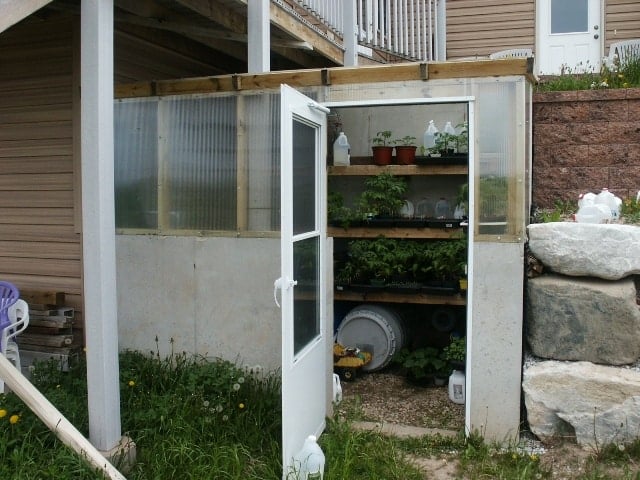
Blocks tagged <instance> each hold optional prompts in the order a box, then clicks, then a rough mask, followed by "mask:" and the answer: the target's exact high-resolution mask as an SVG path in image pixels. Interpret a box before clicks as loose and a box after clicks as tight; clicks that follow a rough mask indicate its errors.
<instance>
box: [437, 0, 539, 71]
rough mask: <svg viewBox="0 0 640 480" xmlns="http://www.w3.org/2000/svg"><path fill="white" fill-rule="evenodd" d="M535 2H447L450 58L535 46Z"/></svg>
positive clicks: (515, 0) (472, 0) (448, 50)
mask: <svg viewBox="0 0 640 480" xmlns="http://www.w3.org/2000/svg"><path fill="white" fill-rule="evenodd" d="M534 37H535V2H533V1H531V0H513V1H510V2H505V1H504V0H502V1H500V0H486V1H482V2H480V1H477V0H455V1H449V2H447V58H448V59H456V58H464V57H474V56H486V55H489V54H490V53H493V52H496V51H498V50H505V49H508V48H518V47H527V48H532V49H533V48H534V43H535V41H534Z"/></svg>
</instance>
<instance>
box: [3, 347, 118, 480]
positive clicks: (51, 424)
mask: <svg viewBox="0 0 640 480" xmlns="http://www.w3.org/2000/svg"><path fill="white" fill-rule="evenodd" d="M0 377H1V378H2V379H4V382H5V383H6V384H7V385H8V386H9V388H11V391H12V392H14V393H15V394H16V395H18V397H20V398H21V399H22V401H23V402H24V403H25V404H26V405H27V407H29V409H31V411H32V412H33V413H35V414H36V415H37V416H38V418H39V419H40V420H42V422H43V423H44V424H45V425H46V426H47V428H49V430H51V431H52V432H53V433H55V435H56V436H57V437H58V438H59V439H60V441H61V442H62V443H64V444H65V445H67V446H68V447H70V448H71V449H73V451H74V452H76V453H77V454H78V455H80V457H82V458H85V459H86V460H87V461H88V462H89V464H90V465H91V466H92V467H95V468H98V469H100V470H101V471H102V472H103V473H104V474H105V475H106V476H107V478H110V479H112V480H126V479H125V477H124V476H123V475H122V474H121V473H120V472H119V471H118V470H117V469H116V468H115V467H114V466H113V465H111V463H109V461H107V459H106V458H105V457H104V456H102V454H101V453H100V452H99V451H98V450H97V449H96V448H95V447H94V446H93V445H92V444H91V442H89V440H87V439H86V438H85V437H84V436H83V435H82V434H81V433H80V432H79V431H78V430H77V429H76V427H74V426H73V425H72V424H71V423H70V422H69V420H67V419H66V418H65V417H64V416H63V415H62V413H60V412H59V411H58V410H57V409H56V407H54V406H53V405H52V404H51V402H49V400H47V399H46V397H45V396H44V395H42V393H40V391H39V390H38V389H37V388H36V387H34V386H33V385H32V384H31V383H30V382H29V380H27V379H26V378H25V377H24V375H22V373H20V372H19V371H18V369H17V368H16V367H14V366H13V364H12V363H11V362H10V361H9V360H7V358H6V357H5V356H4V355H0Z"/></svg>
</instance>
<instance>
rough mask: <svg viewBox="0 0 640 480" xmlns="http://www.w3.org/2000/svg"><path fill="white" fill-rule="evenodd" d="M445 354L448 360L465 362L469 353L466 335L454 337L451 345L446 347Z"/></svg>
mask: <svg viewBox="0 0 640 480" xmlns="http://www.w3.org/2000/svg"><path fill="white" fill-rule="evenodd" d="M443 355H444V358H445V359H446V360H447V361H456V362H464V359H465V357H466V355H467V340H466V337H458V338H452V339H451V342H450V343H449V345H447V346H446V347H444V349H443Z"/></svg>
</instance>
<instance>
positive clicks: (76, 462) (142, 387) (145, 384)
mask: <svg viewBox="0 0 640 480" xmlns="http://www.w3.org/2000/svg"><path fill="white" fill-rule="evenodd" d="M120 368H121V370H120V389H121V405H122V408H121V411H122V413H121V415H122V425H123V433H126V434H128V435H129V436H130V437H131V438H132V439H133V440H134V441H135V442H136V444H137V460H138V461H137V463H136V465H135V466H134V467H133V469H132V471H130V472H129V473H127V475H126V477H127V478H128V479H132V480H133V479H158V480H163V479H173V478H175V479H239V480H240V479H242V480H251V479H256V480H257V479H260V480H266V479H274V480H276V479H280V478H281V473H280V472H281V450H280V427H281V425H280V415H281V411H280V383H279V377H278V375H275V374H274V373H270V372H262V371H247V370H245V369H241V368H238V367H237V366H235V365H233V364H231V363H229V362H226V361H204V360H203V359H199V358H192V357H187V356H186V355H184V354H181V355H173V356H172V357H171V358H168V359H161V358H159V357H158V356H157V355H154V354H153V353H149V354H142V353H139V352H124V353H122V354H121V356H120ZM32 380H33V382H34V384H35V385H36V386H37V387H38V388H39V389H40V390H41V391H42V392H43V394H44V395H45V396H47V398H49V400H50V401H51V402H52V403H53V404H54V405H56V406H57V407H58V408H59V409H60V410H61V411H62V413H63V414H64V415H65V416H66V417H67V418H68V419H69V420H70V421H71V422H72V423H73V424H74V425H75V426H76V427H77V428H78V429H79V430H80V431H81V432H83V433H84V434H85V435H87V434H88V414H87V405H86V368H85V364H84V363H83V362H82V361H79V362H78V363H77V364H76V365H73V366H72V368H71V370H70V371H69V372H61V371H59V369H58V368H57V366H56V365H55V364H53V363H51V364H41V365H38V367H37V368H36V369H35V370H34V372H33V374H32ZM320 445H321V446H322V448H323V450H324V452H325V456H326V471H325V476H324V478H325V479H326V480H346V479H354V480H356V479H376V480H413V479H416V480H417V479H425V478H430V479H443V478H464V479H490V478H491V479H493V478H503V479H541V478H584V479H596V478H597V479H608V478H611V479H614V478H622V479H638V478H640V474H639V473H637V469H636V468H633V466H637V463H638V459H640V444H637V445H636V444H634V445H631V446H629V448H627V449H626V450H624V451H623V450H620V449H617V448H616V449H610V448H603V449H602V452H598V453H599V454H598V455H595V456H593V457H590V460H589V461H590V463H588V465H587V466H586V467H585V468H582V469H581V470H580V474H579V476H562V477H556V476H555V475H554V472H553V468H552V466H549V463H548V462H546V463H545V462H542V461H541V459H540V458H539V456H537V455H532V454H527V453H523V452H521V451H518V450H517V449H507V450H501V449H497V448H494V447H492V446H490V445H486V444H485V443H483V442H482V440H481V439H480V438H476V437H474V436H472V437H470V438H464V436H460V437H458V438H443V437H439V436H425V437H422V438H420V439H397V438H390V437H385V436H383V435H381V434H380V433H377V432H363V431H359V430H356V429H354V428H353V425H352V423H351V419H350V418H339V417H338V416H336V417H335V418H332V419H328V424H327V429H326V431H325V433H324V434H323V435H322V437H321V438H320ZM420 459H422V460H430V461H431V463H430V464H429V465H431V466H433V465H437V464H438V462H445V463H446V462H450V463H453V464H454V465H455V468H454V469H453V470H451V469H449V470H448V472H449V473H448V474H447V475H448V476H446V477H444V476H437V474H435V473H434V474H432V473H431V470H430V467H425V466H424V465H425V464H424V463H421V462H420V461H417V460H420ZM630 466H631V467H632V468H630ZM611 475H613V476H611ZM0 478H5V479H14V480H16V479H33V480H36V479H38V480H39V479H56V480H64V479H73V480H82V479H92V480H93V479H97V478H101V476H100V474H99V473H97V472H95V471H93V470H92V469H91V468H90V467H88V466H87V465H86V464H85V462H84V461H82V459H80V458H79V457H78V456H77V455H76V454H75V453H73V452H72V451H71V450H70V449H68V448H67V447H66V446H64V445H63V444H62V443H61V442H60V441H58V440H57V438H56V437H55V436H54V435H53V434H52V433H51V432H49V430H48V429H47V428H46V427H45V426H44V424H42V422H40V420H39V419H38V418H37V417H36V416H35V415H34V414H33V413H32V412H30V411H29V410H28V408H27V407H26V406H25V405H24V404H23V403H22V401H21V400H20V399H19V398H18V397H16V396H15V395H14V394H12V393H9V394H7V395H2V396H0Z"/></svg>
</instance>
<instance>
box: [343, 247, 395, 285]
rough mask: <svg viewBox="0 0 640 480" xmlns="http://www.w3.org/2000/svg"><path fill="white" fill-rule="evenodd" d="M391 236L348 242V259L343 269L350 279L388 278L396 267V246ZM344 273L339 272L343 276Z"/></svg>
mask: <svg viewBox="0 0 640 480" xmlns="http://www.w3.org/2000/svg"><path fill="white" fill-rule="evenodd" d="M397 245H398V242H397V241H396V240H394V239H392V238H384V237H380V238H377V239H375V240H369V239H362V240H353V241H351V242H349V256H350V260H349V261H348V262H347V265H346V266H345V269H346V271H347V272H349V275H350V277H349V278H351V280H352V281H355V280H361V281H366V280H371V279H380V280H385V279H389V277H390V276H391V275H392V273H393V272H394V270H395V269H396V268H397V267H396V263H397V262H396V246H397ZM343 275H345V273H344V272H343V273H341V274H340V278H343Z"/></svg>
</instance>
